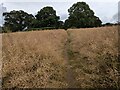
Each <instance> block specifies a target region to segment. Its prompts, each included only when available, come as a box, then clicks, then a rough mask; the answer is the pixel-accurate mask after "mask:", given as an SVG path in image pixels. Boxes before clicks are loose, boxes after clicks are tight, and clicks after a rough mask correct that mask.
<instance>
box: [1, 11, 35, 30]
mask: <svg viewBox="0 0 120 90" xmlns="http://www.w3.org/2000/svg"><path fill="white" fill-rule="evenodd" d="M3 16H5V23H4V26H5V27H8V28H9V29H10V30H12V31H13V32H16V31H22V30H25V29H28V28H30V27H31V24H32V21H33V20H34V16H33V15H32V14H28V13H26V12H24V11H22V10H20V11H15V10H13V11H11V12H7V13H4V14H3Z"/></svg>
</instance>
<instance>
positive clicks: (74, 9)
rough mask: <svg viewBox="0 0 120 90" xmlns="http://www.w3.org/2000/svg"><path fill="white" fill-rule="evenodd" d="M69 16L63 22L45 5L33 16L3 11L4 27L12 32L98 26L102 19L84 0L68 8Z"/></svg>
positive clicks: (20, 11)
mask: <svg viewBox="0 0 120 90" xmlns="http://www.w3.org/2000/svg"><path fill="white" fill-rule="evenodd" d="M68 12H69V17H68V19H66V20H65V22H63V21H60V17H59V16H57V15H56V10H54V9H53V7H50V6H46V7H43V8H42V9H41V10H40V11H38V12H37V14H36V15H35V16H33V15H32V14H28V13H27V12H24V11H22V10H19V11H15V10H13V11H11V12H7V13H4V14H3V16H4V17H5V19H4V20H5V23H4V28H7V29H9V30H10V31H12V32H16V31H24V30H29V29H30V28H32V29H34V30H35V29H39V28H40V29H46V28H47V29H49V28H50V29H55V28H56V29H58V28H64V29H68V28H89V27H99V26H101V24H102V21H101V20H100V19H99V17H97V16H95V14H94V11H93V10H91V9H90V7H89V5H88V4H86V3H85V2H77V3H75V4H73V5H72V6H71V7H70V8H69V9H68Z"/></svg>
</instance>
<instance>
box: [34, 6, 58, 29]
mask: <svg viewBox="0 0 120 90" xmlns="http://www.w3.org/2000/svg"><path fill="white" fill-rule="evenodd" d="M35 17H36V19H37V20H38V22H39V28H41V27H56V26H57V24H58V22H59V19H60V18H59V16H57V15H56V11H55V10H54V9H53V8H52V7H49V6H47V7H44V8H43V9H41V10H40V11H38V13H37V15H36V16H35Z"/></svg>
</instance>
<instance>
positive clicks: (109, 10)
mask: <svg viewBox="0 0 120 90" xmlns="http://www.w3.org/2000/svg"><path fill="white" fill-rule="evenodd" d="M78 1H85V2H86V3H87V4H89V6H90V8H91V9H92V10H93V11H94V12H95V15H96V16H98V17H100V19H101V20H102V22H103V23H106V22H115V21H117V18H116V17H117V12H118V2H119V0H0V3H3V6H4V7H6V8H7V11H11V10H24V11H26V12H28V13H30V14H33V15H35V14H36V13H37V12H38V11H39V10H40V9H42V8H43V7H45V6H52V7H53V8H54V9H55V10H56V12H57V15H59V16H60V19H61V20H63V21H64V20H65V19H66V18H67V17H68V9H69V8H70V7H71V6H72V5H73V4H74V3H76V2H78Z"/></svg>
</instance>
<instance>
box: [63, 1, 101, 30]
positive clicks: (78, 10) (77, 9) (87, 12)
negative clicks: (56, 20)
mask: <svg viewBox="0 0 120 90" xmlns="http://www.w3.org/2000/svg"><path fill="white" fill-rule="evenodd" d="M68 12H69V17H68V19H67V20H66V21H65V27H67V28H69V27H76V28H85V27H97V26H101V23H102V22H101V20H100V19H99V18H98V17H96V16H95V15H94V12H93V10H91V9H90V7H89V5H88V4H86V3H85V2H77V3H75V4H73V5H72V7H70V8H69V9H68Z"/></svg>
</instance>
